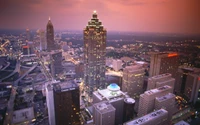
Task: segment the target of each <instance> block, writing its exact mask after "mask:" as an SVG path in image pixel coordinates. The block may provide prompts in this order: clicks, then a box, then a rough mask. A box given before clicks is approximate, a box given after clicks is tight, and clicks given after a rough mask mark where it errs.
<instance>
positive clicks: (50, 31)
mask: <svg viewBox="0 0 200 125" xmlns="http://www.w3.org/2000/svg"><path fill="white" fill-rule="evenodd" d="M46 37H47V51H49V52H50V51H51V50H55V49H57V47H56V44H55V41H54V28H53V24H52V22H51V20H50V18H49V21H48V23H47V28H46Z"/></svg>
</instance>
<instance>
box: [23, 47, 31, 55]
mask: <svg viewBox="0 0 200 125" xmlns="http://www.w3.org/2000/svg"><path fill="white" fill-rule="evenodd" d="M22 51H23V55H30V47H29V46H28V45H27V46H22Z"/></svg>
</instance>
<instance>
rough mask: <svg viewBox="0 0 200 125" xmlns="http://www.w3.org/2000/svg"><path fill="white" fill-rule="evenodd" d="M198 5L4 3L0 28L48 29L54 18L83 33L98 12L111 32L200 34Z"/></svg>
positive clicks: (152, 1)
mask: <svg viewBox="0 0 200 125" xmlns="http://www.w3.org/2000/svg"><path fill="white" fill-rule="evenodd" d="M198 3H199V2H198V0H191V1H189V0H183V1H182V0H176V1H172V0H148V1H147V0H128V1H126V2H124V1H122V0H115V1H113V0H107V1H99V0H94V1H92V0H87V1H85V0H73V1H72V0H70V1H63V0H61V1H59V2H57V1H55V0H50V1H48V2H47V1H46V0H34V1H29V0H26V1H24V0H17V1H12V2H11V1H4V0H2V1H1V2H0V7H1V12H0V18H2V19H3V20H2V21H1V24H0V27H1V29H25V28H29V29H41V28H43V29H44V28H45V24H46V20H47V19H48V17H49V16H51V19H52V23H53V24H54V27H55V30H65V29H66V30H82V29H83V27H85V24H86V23H87V20H88V18H89V17H90V13H91V12H92V11H93V10H97V13H98V15H99V17H100V18H101V19H102V20H101V21H103V22H104V25H105V27H106V28H107V30H109V31H133V32H162V33H184V34H185V33H186V34H200V29H199V28H198V27H200V24H199V23H198V22H199V21H200V18H199V14H198V12H199V8H198ZM46 6H47V7H46ZM13 20H14V22H13Z"/></svg>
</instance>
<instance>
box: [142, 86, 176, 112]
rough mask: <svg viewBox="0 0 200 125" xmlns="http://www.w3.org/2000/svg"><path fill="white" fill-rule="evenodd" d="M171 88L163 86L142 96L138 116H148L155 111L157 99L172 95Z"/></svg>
mask: <svg viewBox="0 0 200 125" xmlns="http://www.w3.org/2000/svg"><path fill="white" fill-rule="evenodd" d="M172 91H173V90H172V87H171V86H168V85H166V86H163V87H159V88H156V89H151V90H149V91H146V92H144V94H141V95H140V100H139V108H138V116H143V115H146V114H147V113H149V112H152V111H153V110H154V105H155V98H156V97H161V96H164V95H166V94H168V93H172Z"/></svg>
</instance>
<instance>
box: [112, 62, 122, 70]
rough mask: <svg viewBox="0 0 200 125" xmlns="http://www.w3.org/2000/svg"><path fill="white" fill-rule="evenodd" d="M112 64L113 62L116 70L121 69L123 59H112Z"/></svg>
mask: <svg viewBox="0 0 200 125" xmlns="http://www.w3.org/2000/svg"><path fill="white" fill-rule="evenodd" d="M112 64H113V69H114V70H115V71H119V70H120V69H122V60H120V59H114V60H113V61H112Z"/></svg>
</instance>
